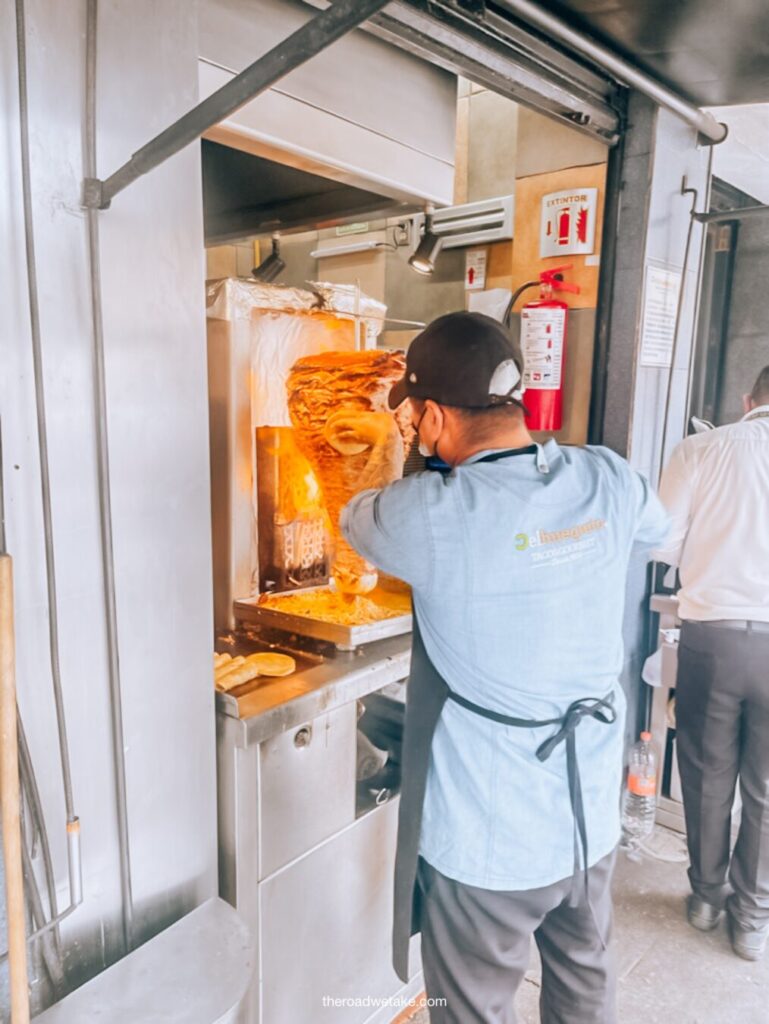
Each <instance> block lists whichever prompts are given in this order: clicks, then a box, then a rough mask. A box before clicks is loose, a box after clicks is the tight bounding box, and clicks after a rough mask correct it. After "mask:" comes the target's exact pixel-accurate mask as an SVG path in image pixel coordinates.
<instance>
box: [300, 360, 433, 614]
mask: <svg viewBox="0 0 769 1024" xmlns="http://www.w3.org/2000/svg"><path fill="white" fill-rule="evenodd" d="M405 365H406V363H405V359H404V356H403V353H402V352H390V351H381V350H375V351H367V352H323V353H321V354H320V355H315V356H307V357H305V358H304V359H299V360H298V361H297V362H296V363H294V365H293V367H292V368H291V372H290V373H289V376H288V381H287V385H286V386H287V390H288V409H289V414H290V416H291V422H292V424H293V426H294V429H295V432H296V443H297V447H298V448H299V450H300V451H301V452H302V454H303V455H304V456H305V458H306V459H307V461H308V462H309V463H310V465H311V466H312V468H313V471H314V472H315V475H316V477H317V479H318V484H319V485H320V489H321V491H322V493H323V501H324V504H325V507H326V510H327V512H328V515H329V519H330V523H331V529H332V531H333V536H334V542H335V549H336V550H335V554H334V562H333V567H332V576H333V581H334V587H335V588H336V590H338V591H339V592H340V593H343V594H350V595H354V594H367V593H369V592H370V591H371V590H373V589H374V587H375V586H376V584H377V573H376V570H375V569H374V567H373V566H372V565H370V564H369V563H368V562H367V561H366V560H365V559H364V558H362V557H361V556H360V555H359V554H357V552H355V551H353V549H352V548H351V547H350V545H349V544H348V543H347V542H346V541H345V540H344V538H343V537H342V536H341V535H340V533H339V515H340V513H341V511H342V509H343V508H344V506H345V505H346V504H347V502H348V501H349V500H350V498H351V497H352V496H353V495H354V494H356V493H357V492H358V491H361V490H364V489H365V488H367V487H383V486H385V485H386V484H388V483H391V482H392V481H393V480H397V479H398V478H399V477H400V476H401V473H402V471H403V459H404V456H405V454H406V452H407V451H408V449H409V447H410V444H411V441H412V439H413V436H414V431H413V428H412V426H411V423H410V418H409V411H408V409H407V408H401V409H398V410H397V411H396V412H395V413H393V412H391V411H390V410H389V409H388V406H387V396H388V394H389V391H390V388H391V387H392V385H393V384H394V383H395V382H396V381H397V380H400V378H401V377H402V376H403V374H404V371H405Z"/></svg>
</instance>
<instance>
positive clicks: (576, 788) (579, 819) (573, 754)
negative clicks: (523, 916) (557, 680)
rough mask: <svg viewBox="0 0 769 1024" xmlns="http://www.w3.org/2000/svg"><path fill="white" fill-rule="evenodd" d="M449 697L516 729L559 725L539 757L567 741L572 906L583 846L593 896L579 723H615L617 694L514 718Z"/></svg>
mask: <svg viewBox="0 0 769 1024" xmlns="http://www.w3.org/2000/svg"><path fill="white" fill-rule="evenodd" d="M448 698H449V700H452V701H454V703H455V704H459V705H460V707H463V708H466V709H467V710H468V711H472V712H473V713H474V714H476V715H480V716H481V717H482V718H488V719H490V720H491V721H492V722H498V723H499V724H500V725H507V726H511V727H512V728H514V729H538V728H540V727H542V726H545V725H557V726H558V727H559V728H558V730H557V732H555V733H553V735H552V736H550V737H549V738H548V739H546V740H545V741H544V742H543V743H541V744H540V745H539V747H538V748H537V758H538V759H539V760H540V761H547V760H548V758H549V757H550V755H551V754H552V753H553V751H554V750H555V749H556V748H557V747H558V746H559V745H560V744H561V743H564V742H565V743H566V777H567V779H568V783H569V803H570V804H571V813H572V818H573V821H574V872H573V875H572V879H573V880H572V890H571V897H570V899H569V906H572V907H575V906H577V904H578V903H579V882H578V879H579V874H580V849H581V851H582V867H583V869H584V874H585V896H586V897H587V899H588V902H589V900H590V889H589V877H588V847H587V823H586V821H585V807H584V804H583V802H582V780H581V779H580V774H579V760H578V758H577V737H576V731H577V726H578V725H579V723H580V722H581V721H582V720H583V718H594V719H596V721H598V722H603V723H604V724H606V725H612V724H613V723H614V722H616V720H617V711H616V709H615V707H614V694H613V693H610V694H609V696H608V697H582V698H581V699H580V700H575V701H574V703H573V704H570V705H569V707H568V708H567V710H566V714H565V715H563V717H562V718H543V719H535V718H514V717H512V716H511V715H503V714H501V713H500V712H499V711H492V710H490V709H489V708H484V707H481V705H480V704H475V703H473V701H471V700H467V699H466V698H465V697H461V696H460V695H459V694H458V693H455V692H454V691H453V690H449V692H448Z"/></svg>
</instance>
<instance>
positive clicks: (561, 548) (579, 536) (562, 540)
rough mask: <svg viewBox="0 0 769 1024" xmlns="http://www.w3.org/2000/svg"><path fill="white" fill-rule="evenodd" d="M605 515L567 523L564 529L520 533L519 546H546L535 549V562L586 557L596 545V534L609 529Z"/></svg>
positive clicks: (559, 562) (519, 548) (553, 562)
mask: <svg viewBox="0 0 769 1024" xmlns="http://www.w3.org/2000/svg"><path fill="white" fill-rule="evenodd" d="M605 527H606V520H605V519H591V520H589V521H588V522H587V523H580V524H579V525H577V526H567V527H565V528H564V529H562V530H537V532H536V533H533V534H532V533H516V535H515V538H514V539H515V550H516V551H529V550H531V549H532V548H543V549H544V550H541V551H532V552H531V560H532V562H533V563H534V564H535V565H539V566H542V565H563V563H564V562H574V561H576V560H577V559H579V558H583V557H584V556H585V555H586V554H587V553H588V552H589V551H592V549H593V548H594V547H595V545H596V542H597V538H596V534H597V533H598V532H599V531H600V530H603V529H605Z"/></svg>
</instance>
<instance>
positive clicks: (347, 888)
mask: <svg viewBox="0 0 769 1024" xmlns="http://www.w3.org/2000/svg"><path fill="white" fill-rule="evenodd" d="M397 815H398V801H397V800H393V801H391V802H390V803H387V804H385V805H384V806H383V807H380V808H377V809H376V810H374V811H371V812H370V813H369V814H368V815H366V816H365V818H363V819H361V820H359V821H358V822H357V823H356V824H355V825H354V826H353V827H352V828H349V829H346V830H345V831H343V832H341V833H339V834H338V835H336V836H334V838H333V839H332V840H330V841H329V842H327V843H324V844H323V845H322V846H320V847H318V848H317V849H315V850H312V851H310V852H309V853H308V854H307V856H306V857H303V858H302V859H301V860H300V861H297V862H296V863H294V864H292V865H290V867H288V868H287V869H286V870H285V871H281V872H279V873H278V874H276V875H274V876H273V877H272V878H270V879H268V880H267V881H266V882H265V883H264V884H263V886H262V887H261V888H262V929H261V931H262V951H261V973H262V1007H261V1009H262V1015H261V1017H260V1020H261V1021H262V1022H263V1024H297V1021H313V1022H317V1024H321V1022H325V1021H328V1022H329V1024H361V1022H362V1021H366V1020H368V1019H369V1018H370V1017H371V1016H373V1015H374V1013H375V1012H376V1008H377V1004H376V1002H375V1000H377V999H382V1000H387V999H391V998H392V997H393V993H397V992H398V991H399V990H400V989H401V985H400V982H399V981H398V979H397V978H396V976H395V973H394V971H393V969H392V966H391V964H390V935H391V930H392V886H393V881H392V865H393V858H394V855H395V832H396V822H397ZM329 936H334V937H335V939H336V941H333V942H330V941H329ZM340 936H344V955H343V956H340V955H339V953H340V947H339V937H340ZM287 964H295V965H296V968H297V969H296V971H294V972H288V970H287V966H286V965H287ZM416 968H417V969H418V964H417V965H416ZM287 977H290V978H291V983H290V984H288V983H287ZM324 997H326V999H330V1000H334V999H337V1000H339V999H342V1000H350V1001H351V1002H350V1003H349V1004H348V1005H346V1006H340V1005H338V1004H334V1003H333V1002H326V1003H325V1004H324ZM367 997H368V998H369V999H370V1000H374V1001H373V1002H371V1003H370V1004H369V1006H368V1007H366V1006H365V1004H363V1005H358V1006H355V1004H354V1001H355V1000H356V999H359V1000H363V999H365V998H367ZM397 1012H398V1008H397V1005H396V1006H394V1007H392V1009H391V1011H390V1014H389V1016H388V1017H387V1018H386V1019H388V1020H389V1019H392V1017H393V1016H394V1015H396V1014H397Z"/></svg>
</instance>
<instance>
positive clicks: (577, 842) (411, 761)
mask: <svg viewBox="0 0 769 1024" xmlns="http://www.w3.org/2000/svg"><path fill="white" fill-rule="evenodd" d="M514 454H516V453H515V452H494V453H493V454H491V455H487V456H486V457H485V458H483V459H479V460H478V461H479V462H495V461H497V460H498V459H502V458H507V457H509V456H511V455H514ZM537 466H538V468H539V469H540V471H541V472H544V473H546V472H548V471H549V466H548V464H547V461H546V459H545V458H544V453H543V450H542V448H541V447H539V446H538V448H537ZM447 700H453V701H455V702H456V703H457V704H459V705H461V706H462V707H464V708H466V709H467V710H469V711H472V712H473V713H475V714H478V715H481V716H482V717H484V718H489V719H491V720H492V721H495V722H498V723H499V724H501V725H506V726H513V727H515V728H526V729H532V728H539V727H542V726H550V725H557V726H558V729H557V731H556V732H555V733H553V734H552V735H551V736H550V737H548V738H547V739H546V740H545V741H544V742H543V743H542V744H541V745H540V747H539V748H538V750H537V757H538V758H539V760H540V761H546V760H547V759H548V758H549V757H550V755H551V754H552V752H553V751H554V750H555V748H556V747H557V746H558V745H559V744H560V743H562V742H565V743H566V760H567V771H568V783H569V796H570V800H571V807H572V812H573V818H574V874H573V880H574V883H573V886H572V903H574V904H576V903H577V902H578V901H579V898H580V892H579V890H580V885H579V879H580V876H582V877H583V878H584V886H585V897H586V898H587V899H589V889H588V881H589V879H588V872H587V870H584V871H582V870H581V868H580V850H581V853H582V861H581V863H582V865H584V867H585V869H586V868H587V865H588V849H587V830H586V827H585V818H584V813H583V807H582V793H581V788H580V779H579V767H578V764H577V755H576V743H575V730H576V728H577V725H578V724H579V723H580V721H581V720H582V719H583V718H585V717H591V718H595V719H597V720H598V721H601V722H605V723H607V724H611V723H613V722H614V721H615V720H616V717H617V714H616V711H615V710H614V708H613V706H612V701H613V695H609V697H608V698H584V699H582V700H578V701H575V702H574V703H573V704H571V705H570V707H569V708H568V709H567V711H566V713H565V715H564V716H563V717H562V718H552V719H545V720H536V719H522V718H513V717H510V716H508V715H502V714H499V713H498V712H495V711H490V710H489V709H487V708H482V707H480V705H478V704H474V703H473V702H472V701H468V700H466V699H465V698H464V697H461V696H460V695H459V694H457V693H454V692H453V691H452V690H451V688H450V687H449V685H448V684H447V683H446V681H445V680H444V679H443V677H442V676H441V674H440V673H439V672H438V670H437V669H436V668H435V666H434V665H433V663H432V661H431V660H430V657H429V655H428V653H427V651H426V649H425V646H424V642H423V640H422V634H421V632H420V629H419V621H418V618H417V614H416V610H415V611H414V632H413V637H412V648H411V671H410V674H409V683H408V688H407V693H406V714H405V722H404V729H403V747H402V758H401V767H402V780H401V797H400V807H399V809H398V841H397V847H396V855H395V889H394V907H393V967H394V968H395V972H396V974H397V975H398V977H399V978H400V979H401V981H404V982H405V981H408V955H409V940H410V938H411V936H412V935H414V934H416V933H417V932H418V931H419V886H417V885H416V884H415V883H416V874H417V863H418V860H419V840H420V832H421V826H422V809H423V805H424V798H425V789H426V786H427V771H428V768H429V765H430V750H431V747H432V739H433V735H434V733H435V727H436V726H437V724H438V719H439V718H440V716H441V712H442V710H443V706H444V704H445V703H446V701H447Z"/></svg>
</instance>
